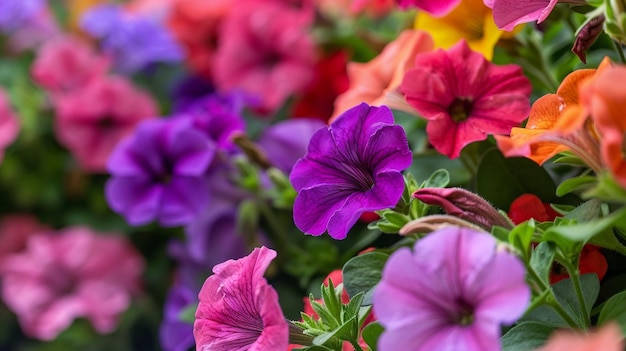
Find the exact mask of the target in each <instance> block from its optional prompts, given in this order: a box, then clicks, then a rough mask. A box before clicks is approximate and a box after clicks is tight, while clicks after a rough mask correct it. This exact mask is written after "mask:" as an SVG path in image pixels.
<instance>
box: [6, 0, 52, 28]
mask: <svg viewBox="0 0 626 351" xmlns="http://www.w3.org/2000/svg"><path fill="white" fill-rule="evenodd" d="M43 6H44V3H43V1H42V0H2V1H0V33H9V32H12V31H14V30H16V29H18V28H19V27H20V26H22V25H23V24H24V23H26V22H28V21H30V20H31V19H33V18H34V17H35V16H36V15H37V13H38V12H39V11H41V10H42V9H43Z"/></svg>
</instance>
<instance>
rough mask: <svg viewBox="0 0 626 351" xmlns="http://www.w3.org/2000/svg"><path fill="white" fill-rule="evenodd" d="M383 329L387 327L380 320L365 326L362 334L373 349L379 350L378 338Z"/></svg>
mask: <svg viewBox="0 0 626 351" xmlns="http://www.w3.org/2000/svg"><path fill="white" fill-rule="evenodd" d="M383 331H385V328H383V326H382V325H380V323H378V322H372V323H370V324H368V325H367V326H365V328H363V331H362V332H361V336H362V337H363V341H365V343H366V344H367V346H369V348H370V350H371V351H377V347H376V345H377V343H378V338H379V337H380V334H382V333H383Z"/></svg>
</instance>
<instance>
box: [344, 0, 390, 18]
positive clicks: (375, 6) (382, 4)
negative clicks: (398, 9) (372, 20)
mask: <svg viewBox="0 0 626 351" xmlns="http://www.w3.org/2000/svg"><path fill="white" fill-rule="evenodd" d="M395 6H396V2H395V1H394V0H352V5H351V6H350V11H351V12H352V13H363V12H364V13H367V14H369V15H371V16H374V17H382V16H384V15H386V14H388V13H389V12H391V11H392V10H393V9H394V7H395Z"/></svg>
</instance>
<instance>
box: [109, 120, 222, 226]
mask: <svg viewBox="0 0 626 351" xmlns="http://www.w3.org/2000/svg"><path fill="white" fill-rule="evenodd" d="M215 150H216V148H215V145H214V143H212V142H211V141H210V140H209V139H208V138H207V137H206V136H205V135H203V134H202V133H201V132H199V131H198V130H196V129H195V128H193V126H192V125H191V121H189V120H187V119H166V120H162V119H155V120H148V121H145V122H143V123H141V124H140V125H139V126H138V127H137V130H136V131H135V133H134V134H133V135H131V136H130V137H129V138H127V139H124V140H123V141H122V142H120V143H119V144H118V146H117V147H116V149H115V150H114V151H113V153H112V155H111V157H110V158H109V162H108V166H107V168H108V171H109V173H110V174H111V176H112V177H111V178H110V179H109V180H108V181H107V183H106V186H105V194H106V198H107V201H108V203H109V205H110V206H111V208H112V209H113V210H114V211H116V212H118V213H120V214H122V215H123V216H124V217H125V218H126V220H127V221H128V223H130V224H131V225H142V224H147V223H149V222H151V221H153V220H157V221H158V222H159V224H161V225H163V226H177V225H184V224H187V223H189V222H191V221H192V220H193V219H195V218H196V217H197V216H198V215H199V214H200V213H201V211H203V210H204V209H205V208H206V206H207V205H208V203H209V185H208V182H207V180H206V177H205V175H206V172H207V170H208V168H209V166H210V165H211V162H212V160H213V157H214V155H215Z"/></svg>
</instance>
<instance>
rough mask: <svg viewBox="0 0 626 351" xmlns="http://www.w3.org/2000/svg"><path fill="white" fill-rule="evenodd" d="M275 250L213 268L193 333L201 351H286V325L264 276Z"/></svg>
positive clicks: (256, 251)
mask: <svg viewBox="0 0 626 351" xmlns="http://www.w3.org/2000/svg"><path fill="white" fill-rule="evenodd" d="M274 257H276V251H274V250H272V249H268V248H266V247H261V248H256V249H254V251H252V253H251V254H250V255H248V256H246V257H243V258H240V259H238V260H229V261H226V262H224V263H221V264H218V265H216V266H215V267H213V273H214V274H213V275H212V276H210V277H209V278H207V280H206V281H205V282H204V285H203V286H202V289H201V290H200V294H199V295H198V297H199V299H200V304H199V305H198V309H197V311H196V321H195V323H194V326H193V334H194V337H195V339H196V347H197V350H199V351H209V350H210V351H245V350H250V351H261V350H277V351H278V350H286V349H287V345H288V339H289V336H288V335H289V330H288V325H287V321H286V320H285V317H284V316H283V312H282V310H281V308H280V305H279V304H278V294H277V293H276V290H274V288H272V287H271V286H270V285H269V284H268V283H267V281H266V280H265V278H263V274H264V273H265V270H266V269H267V267H268V266H269V264H270V262H271V261H272V260H273V259H274Z"/></svg>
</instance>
